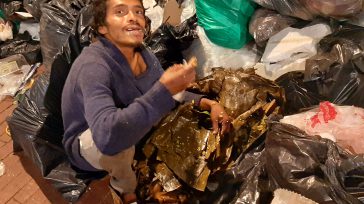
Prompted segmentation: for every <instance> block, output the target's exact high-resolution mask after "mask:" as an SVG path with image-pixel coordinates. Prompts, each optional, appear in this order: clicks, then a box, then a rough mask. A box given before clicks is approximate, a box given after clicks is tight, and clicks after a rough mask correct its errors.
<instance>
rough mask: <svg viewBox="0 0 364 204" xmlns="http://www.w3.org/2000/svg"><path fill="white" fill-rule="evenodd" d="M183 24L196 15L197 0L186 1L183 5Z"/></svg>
mask: <svg viewBox="0 0 364 204" xmlns="http://www.w3.org/2000/svg"><path fill="white" fill-rule="evenodd" d="M181 8H182V13H181V22H183V21H185V20H187V19H189V18H191V17H192V16H193V15H195V14H196V5H195V0H184V1H183V3H182V5H181Z"/></svg>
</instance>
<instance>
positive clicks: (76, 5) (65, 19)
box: [39, 0, 91, 70]
mask: <svg viewBox="0 0 364 204" xmlns="http://www.w3.org/2000/svg"><path fill="white" fill-rule="evenodd" d="M90 3H91V0H85V1H82V0H65V1H58V0H52V1H51V2H49V3H47V4H44V5H43V7H42V8H41V11H42V16H41V18H40V24H39V25H40V45H41V48H42V55H43V63H44V65H45V66H46V68H47V69H48V70H50V69H51V65H52V62H53V60H54V56H56V54H57V53H58V52H59V51H60V49H61V48H62V46H63V45H64V43H66V41H67V38H68V36H69V33H70V32H71V29H72V27H73V25H74V23H75V21H76V19H77V16H78V15H79V12H80V10H81V9H82V8H83V7H85V6H86V5H88V4H90Z"/></svg>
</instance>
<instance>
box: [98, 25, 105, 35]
mask: <svg viewBox="0 0 364 204" xmlns="http://www.w3.org/2000/svg"><path fill="white" fill-rule="evenodd" d="M97 31H98V32H99V33H100V34H101V35H105V34H107V33H108V30H107V27H106V26H104V25H103V26H99V27H98V29H97Z"/></svg>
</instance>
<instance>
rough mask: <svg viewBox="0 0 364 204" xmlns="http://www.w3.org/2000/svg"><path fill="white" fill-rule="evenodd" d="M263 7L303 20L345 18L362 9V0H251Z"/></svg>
mask: <svg viewBox="0 0 364 204" xmlns="http://www.w3.org/2000/svg"><path fill="white" fill-rule="evenodd" d="M253 1H254V2H256V3H258V4H260V5H261V6H263V7H265V8H269V9H272V10H277V11H278V12H279V13H280V14H283V15H287V16H294V17H298V18H301V19H304V20H313V19H314V18H316V17H318V16H324V17H333V18H338V19H343V18H344V19H345V18H350V17H353V16H355V15H356V14H358V13H360V11H361V10H362V3H363V1H362V0H335V1H332V0H253Z"/></svg>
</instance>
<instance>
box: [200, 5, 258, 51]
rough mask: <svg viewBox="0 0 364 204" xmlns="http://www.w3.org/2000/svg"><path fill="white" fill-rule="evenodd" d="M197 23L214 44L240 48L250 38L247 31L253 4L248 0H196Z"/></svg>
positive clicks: (253, 7)
mask: <svg viewBox="0 0 364 204" xmlns="http://www.w3.org/2000/svg"><path fill="white" fill-rule="evenodd" d="M195 3H196V11H197V17H198V23H199V25H200V26H201V27H203V28H204V30H205V32H206V35H207V37H208V38H209V39H210V40H211V41H212V42H213V43H215V44H217V45H220V46H223V47H227V48H232V49H240V48H242V47H243V46H244V45H245V44H246V43H248V42H249V41H251V40H252V37H251V35H250V34H249V32H248V24H249V21H250V17H251V16H252V15H253V13H254V9H255V4H254V3H253V2H251V1H250V0H241V1H235V0H219V1H216V0H196V1H195Z"/></svg>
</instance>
